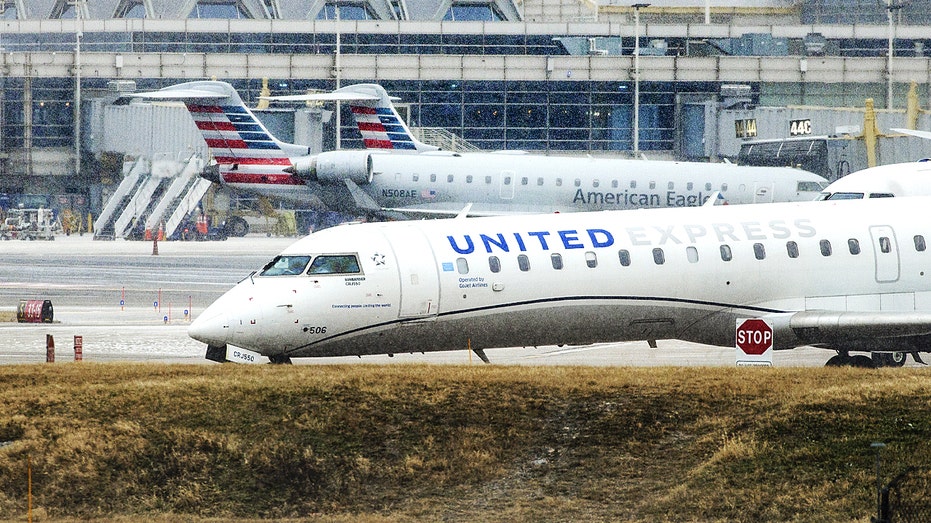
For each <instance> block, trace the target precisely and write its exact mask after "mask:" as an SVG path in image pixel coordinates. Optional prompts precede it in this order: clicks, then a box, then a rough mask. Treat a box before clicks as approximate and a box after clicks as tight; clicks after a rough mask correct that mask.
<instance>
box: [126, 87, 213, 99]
mask: <svg viewBox="0 0 931 523" xmlns="http://www.w3.org/2000/svg"><path fill="white" fill-rule="evenodd" d="M228 96H229V95H228V94H226V93H218V92H215V91H205V90H203V89H174V90H162V91H150V92H146V93H133V94H132V97H133V98H145V99H147V100H221V99H223V98H227V97H228Z"/></svg>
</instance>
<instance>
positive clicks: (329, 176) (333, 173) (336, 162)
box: [289, 151, 373, 185]
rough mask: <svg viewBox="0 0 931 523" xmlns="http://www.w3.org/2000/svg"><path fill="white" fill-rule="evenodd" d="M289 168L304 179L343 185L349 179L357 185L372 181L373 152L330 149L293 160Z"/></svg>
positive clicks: (325, 183)
mask: <svg viewBox="0 0 931 523" xmlns="http://www.w3.org/2000/svg"><path fill="white" fill-rule="evenodd" d="M292 163H293V164H294V167H292V168H291V169H289V171H290V172H293V173H294V174H296V175H297V176H300V177H301V178H303V179H304V180H309V181H313V182H318V183H321V184H324V185H342V184H343V183H344V182H343V181H344V180H346V179H349V180H352V181H353V182H355V183H356V185H366V184H369V183H372V175H373V167H372V154H371V153H369V152H368V151H329V152H325V153H320V154H318V155H316V156H307V157H303V158H296V159H293V160H292Z"/></svg>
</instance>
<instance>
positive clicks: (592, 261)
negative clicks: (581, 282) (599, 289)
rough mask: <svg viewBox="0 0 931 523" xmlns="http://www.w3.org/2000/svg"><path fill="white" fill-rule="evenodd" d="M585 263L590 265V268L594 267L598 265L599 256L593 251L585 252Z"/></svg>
mask: <svg viewBox="0 0 931 523" xmlns="http://www.w3.org/2000/svg"><path fill="white" fill-rule="evenodd" d="M585 265H588V268H589V269H594V268H595V267H597V266H598V256H597V255H596V254H595V253H594V252H592V251H586V252H585Z"/></svg>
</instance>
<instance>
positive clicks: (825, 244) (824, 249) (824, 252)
mask: <svg viewBox="0 0 931 523" xmlns="http://www.w3.org/2000/svg"><path fill="white" fill-rule="evenodd" d="M832 252H833V251H832V250H831V241H830V240H821V256H830V255H831V253H832Z"/></svg>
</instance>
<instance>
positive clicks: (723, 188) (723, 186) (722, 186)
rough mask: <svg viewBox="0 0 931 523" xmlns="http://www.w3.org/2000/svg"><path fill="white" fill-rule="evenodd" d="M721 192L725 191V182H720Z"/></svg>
mask: <svg viewBox="0 0 931 523" xmlns="http://www.w3.org/2000/svg"><path fill="white" fill-rule="evenodd" d="M721 192H727V184H726V183H722V184H721Z"/></svg>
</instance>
